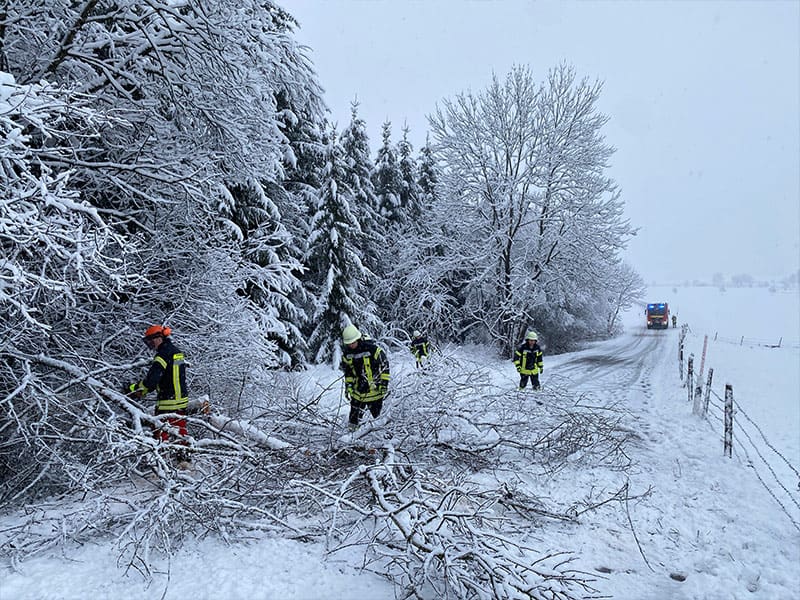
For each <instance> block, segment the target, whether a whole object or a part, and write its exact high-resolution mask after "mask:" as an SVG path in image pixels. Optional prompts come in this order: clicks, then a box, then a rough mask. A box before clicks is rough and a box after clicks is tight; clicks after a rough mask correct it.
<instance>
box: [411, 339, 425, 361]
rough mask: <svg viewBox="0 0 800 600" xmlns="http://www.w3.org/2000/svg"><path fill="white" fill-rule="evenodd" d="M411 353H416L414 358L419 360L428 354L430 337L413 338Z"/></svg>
mask: <svg viewBox="0 0 800 600" xmlns="http://www.w3.org/2000/svg"><path fill="white" fill-rule="evenodd" d="M410 348H411V354H413V355H414V358H416V359H417V360H419V359H421V358H424V357H426V356H428V354H429V351H428V338H426V337H425V336H422V337H418V338H414V339H413V340H411V346H410Z"/></svg>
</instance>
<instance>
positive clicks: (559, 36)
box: [279, 0, 800, 282]
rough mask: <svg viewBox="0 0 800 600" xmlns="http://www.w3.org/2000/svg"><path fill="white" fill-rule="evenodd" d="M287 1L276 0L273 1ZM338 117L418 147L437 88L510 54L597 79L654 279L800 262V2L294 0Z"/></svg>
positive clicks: (646, 267)
mask: <svg viewBox="0 0 800 600" xmlns="http://www.w3.org/2000/svg"><path fill="white" fill-rule="evenodd" d="M279 1H280V0H279ZM281 5H282V6H283V7H284V8H286V9H287V10H288V11H289V12H290V13H291V14H292V15H293V16H294V17H295V18H297V19H298V21H300V29H299V31H298V32H297V39H298V40H299V41H300V42H301V43H303V44H305V45H307V46H309V47H310V48H311V53H310V54H311V57H312V59H313V61H314V64H315V66H316V69H317V73H318V75H319V79H320V83H321V84H322V86H323V87H324V88H325V90H326V91H325V99H326V102H327V104H328V106H329V107H330V109H331V118H332V119H333V120H334V121H336V122H338V124H339V127H340V128H342V127H344V126H346V125H347V123H348V122H349V120H350V102H351V101H352V100H353V99H354V98H356V97H357V98H358V100H359V102H360V108H359V112H360V114H361V116H362V117H363V118H364V119H365V121H366V123H367V128H368V133H369V135H370V138H371V142H372V145H373V147H376V146H377V144H378V142H379V141H380V130H381V124H382V123H383V121H385V120H386V119H388V120H390V121H391V122H392V125H393V133H394V135H395V139H397V138H398V137H399V135H400V131H401V128H402V126H403V123H404V122H405V123H408V125H409V127H410V128H411V141H412V143H413V144H414V146H415V148H417V149H418V148H419V146H420V145H421V144H422V143H424V139H425V132H426V130H427V115H429V114H431V113H432V112H433V111H434V109H435V107H436V105H437V103H440V102H441V100H442V99H443V98H452V97H454V96H455V95H456V94H458V93H460V92H463V91H467V90H473V91H479V90H482V89H484V88H485V87H486V86H487V85H488V83H489V81H490V79H491V76H492V73H493V72H495V73H497V74H498V75H499V76H500V77H501V78H503V77H505V75H506V74H507V73H508V72H509V70H510V68H511V67H512V65H515V64H526V65H529V66H530V68H531V70H532V72H533V73H534V76H536V78H537V79H542V78H544V77H545V76H546V74H547V71H548V69H550V68H551V67H553V66H555V65H557V64H558V63H559V62H562V61H565V62H567V63H569V64H571V65H573V66H574V67H575V68H576V70H577V73H578V75H579V76H581V77H582V76H587V77H589V78H591V79H599V80H601V81H603V82H604V87H603V93H602V96H601V100H600V104H599V108H600V110H601V111H602V112H604V113H605V114H607V115H608V116H609V117H611V121H610V122H609V124H608V125H607V126H606V128H605V134H606V138H607V141H608V142H609V143H611V144H612V145H613V146H614V147H616V148H617V153H616V154H615V155H614V157H613V159H612V165H611V169H610V171H609V173H608V174H609V175H610V176H611V177H613V178H614V179H615V180H616V181H617V183H618V184H619V185H620V187H621V188H622V191H623V199H624V201H625V206H626V213H627V216H628V217H629V218H630V220H631V222H632V223H633V224H634V226H636V227H638V228H639V234H638V236H637V237H636V238H635V239H634V240H633V241H632V242H631V244H630V246H629V249H628V252H627V254H626V256H627V259H628V260H629V261H630V263H631V264H632V265H633V266H634V267H635V268H636V269H637V270H638V271H639V272H640V273H641V274H642V275H643V277H644V278H645V280H646V281H648V282H651V281H660V282H671V281H684V280H687V279H688V280H692V279H706V280H708V279H710V278H711V277H712V275H713V274H714V273H717V272H720V273H722V274H724V275H725V276H726V277H730V276H732V275H736V274H740V273H749V274H751V275H754V276H756V277H764V278H774V277H784V276H786V275H788V274H790V273H793V272H796V271H797V270H798V269H800V1H798V0H791V1H784V2H778V1H769V0H768V1H766V2H762V1H759V2H726V1H714V2H688V1H680V2H677V1H676V2H622V1H615V2H599V1H597V2H570V1H565V2H551V1H545V2H532V1H523V0H496V1H481V2H477V1H470V2H465V1H456V0H424V1H410V0H409V1H403V0H285V1H284V2H282V3H281Z"/></svg>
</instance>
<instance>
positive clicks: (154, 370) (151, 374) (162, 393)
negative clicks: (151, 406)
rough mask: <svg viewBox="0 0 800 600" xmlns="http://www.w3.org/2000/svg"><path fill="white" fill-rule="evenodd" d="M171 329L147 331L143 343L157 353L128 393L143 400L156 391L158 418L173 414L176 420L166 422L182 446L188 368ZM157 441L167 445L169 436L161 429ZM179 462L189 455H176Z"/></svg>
mask: <svg viewBox="0 0 800 600" xmlns="http://www.w3.org/2000/svg"><path fill="white" fill-rule="evenodd" d="M171 334H172V330H171V329H170V328H169V327H165V326H163V325H151V326H150V327H148V328H147V330H146V331H145V332H144V340H143V341H144V343H145V344H146V345H147V347H148V348H150V349H151V350H155V351H156V355H155V357H154V358H153V362H152V364H151V365H150V369H148V371H147V375H145V378H144V379H143V380H141V381H139V382H138V383H132V384H131V385H130V386H129V388H128V389H129V392H130V393H131V394H132V395H134V396H136V397H138V398H142V397H144V396H146V395H147V394H149V393H150V392H151V391H153V390H155V391H156V413H155V414H156V415H162V414H165V413H174V414H176V415H179V416H177V417H167V422H168V423H169V424H170V425H172V426H173V427H175V428H176V429H177V430H178V433H179V434H180V436H181V438H182V439H181V440H180V442H179V443H181V444H186V443H187V442H186V440H185V438H186V435H187V431H186V417H185V415H186V409H187V407H188V405H189V391H188V389H187V387H186V365H185V363H184V356H183V352H181V350H180V349H178V348H177V347H176V346H175V344H173V343H172V339H171V338H170V335H171ZM155 435H156V439H159V440H161V441H162V442H166V441H167V440H168V439H169V434H168V433H167V432H166V431H163V430H158V431H156V433H155ZM177 458H178V460H179V461H187V462H188V460H189V456H188V454H187V453H186V452H181V453H179V455H178V456H177Z"/></svg>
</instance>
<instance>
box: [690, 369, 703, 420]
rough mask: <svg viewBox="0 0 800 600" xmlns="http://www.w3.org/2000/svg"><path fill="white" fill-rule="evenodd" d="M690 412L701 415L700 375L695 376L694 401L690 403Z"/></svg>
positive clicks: (701, 392) (701, 391)
mask: <svg viewBox="0 0 800 600" xmlns="http://www.w3.org/2000/svg"><path fill="white" fill-rule="evenodd" d="M692 414H695V415H697V416H698V417H702V416H703V385H702V384H701V383H700V377H699V376H698V377H697V385H696V386H695V388H694V403H693V404H692Z"/></svg>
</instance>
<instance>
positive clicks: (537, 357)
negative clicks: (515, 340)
mask: <svg viewBox="0 0 800 600" xmlns="http://www.w3.org/2000/svg"><path fill="white" fill-rule="evenodd" d="M542 365H543V363H542V349H541V348H539V344H538V342H534V344H533V346H532V347H530V348H529V347H528V342H522V345H521V346H520V347H519V348H517V350H516V352H514V366H515V367H516V368H517V372H518V373H520V375H538V374H539V373H541V372H542Z"/></svg>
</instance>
